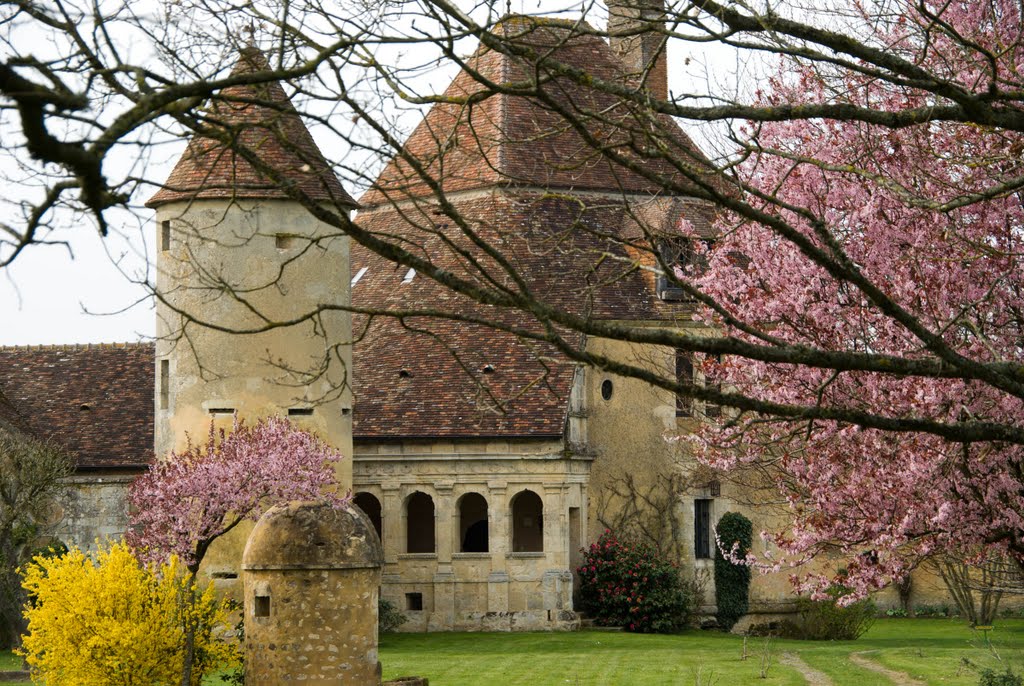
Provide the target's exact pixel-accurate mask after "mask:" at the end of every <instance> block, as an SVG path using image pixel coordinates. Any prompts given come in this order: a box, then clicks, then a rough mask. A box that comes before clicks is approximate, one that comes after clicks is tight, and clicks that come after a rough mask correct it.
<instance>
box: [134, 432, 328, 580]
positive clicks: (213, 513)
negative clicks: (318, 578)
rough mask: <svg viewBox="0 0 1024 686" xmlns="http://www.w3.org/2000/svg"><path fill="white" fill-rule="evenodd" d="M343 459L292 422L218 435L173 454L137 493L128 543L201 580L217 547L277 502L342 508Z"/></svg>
mask: <svg viewBox="0 0 1024 686" xmlns="http://www.w3.org/2000/svg"><path fill="white" fill-rule="evenodd" d="M341 459H343V457H342V455H341V454H340V453H339V452H337V451H336V450H334V449H333V448H331V447H330V446H329V445H327V444H326V443H324V442H323V441H322V440H320V439H319V438H317V437H315V436H313V435H312V434H310V433H307V432H305V431H301V430H299V429H297V428H295V427H294V426H292V425H291V424H290V423H289V422H288V420H286V419H282V418H278V417H270V418H267V419H263V420H260V421H259V422H257V423H255V424H253V425H251V426H250V425H247V424H245V423H244V422H243V421H241V420H237V421H236V422H235V426H234V429H233V430H232V431H230V432H225V431H219V432H216V431H214V429H213V427H212V426H211V427H210V435H209V436H208V438H207V440H206V443H205V444H204V445H190V446H189V447H188V448H187V449H186V450H185V451H184V452H181V453H171V455H170V456H169V457H168V458H167V459H166V460H159V461H157V462H156V463H154V464H153V466H152V467H151V468H150V470H149V471H148V472H147V473H146V474H144V475H143V476H141V477H139V478H138V479H136V481H135V482H134V483H133V484H132V487H131V490H130V491H129V495H128V501H129V504H130V506H131V517H130V520H131V521H130V529H129V533H128V536H127V538H128V542H129V543H130V544H131V546H132V547H133V548H134V549H135V550H136V551H137V552H138V554H139V555H140V556H141V557H142V558H144V559H147V560H163V559H166V558H167V557H168V556H170V555H172V554H175V555H177V556H178V557H179V558H181V559H182V560H183V561H184V563H185V564H186V566H187V567H188V569H189V571H190V572H192V573H193V574H194V573H195V572H196V571H197V570H198V569H199V565H200V564H201V563H202V561H203V557H204V556H205V555H206V552H207V551H208V550H209V548H210V545H211V544H212V543H213V542H214V541H215V540H216V539H218V538H219V537H221V536H223V535H224V534H226V533H228V532H229V531H231V530H232V529H234V528H235V527H236V526H238V525H239V524H240V523H241V522H243V521H245V520H247V519H248V520H252V521H255V520H256V519H258V518H259V516H260V515H261V514H263V512H264V511H265V510H266V509H267V507H269V506H270V505H273V504H275V503H280V502H287V501H291V500H317V499H319V500H324V499H326V500H329V501H331V502H334V503H341V502H342V500H343V497H342V496H341V495H339V494H338V492H337V482H336V480H335V473H334V465H335V464H336V463H337V462H338V461H339V460H341Z"/></svg>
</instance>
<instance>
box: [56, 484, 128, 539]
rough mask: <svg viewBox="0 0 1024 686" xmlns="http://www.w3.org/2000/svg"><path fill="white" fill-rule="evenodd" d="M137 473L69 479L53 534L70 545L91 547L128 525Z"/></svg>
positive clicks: (110, 537)
mask: <svg viewBox="0 0 1024 686" xmlns="http://www.w3.org/2000/svg"><path fill="white" fill-rule="evenodd" d="M136 477H137V474H113V475H109V474H107V475H105V474H89V473H85V474H78V475H75V476H73V477H71V478H69V479H68V480H67V482H66V483H67V485H68V490H67V492H66V494H65V495H64V497H63V498H61V500H60V512H59V513H58V514H59V516H60V522H59V523H58V524H57V526H56V529H55V531H54V535H55V536H56V537H57V538H58V539H60V540H61V541H62V542H63V543H65V544H67V545H68V547H71V546H77V547H78V548H81V549H82V550H91V549H93V548H94V547H95V546H96V542H97V541H104V540H107V539H119V538H121V537H122V536H123V535H124V532H125V531H126V530H127V528H128V504H127V497H128V487H129V486H131V484H132V482H133V481H134V480H135V478H136Z"/></svg>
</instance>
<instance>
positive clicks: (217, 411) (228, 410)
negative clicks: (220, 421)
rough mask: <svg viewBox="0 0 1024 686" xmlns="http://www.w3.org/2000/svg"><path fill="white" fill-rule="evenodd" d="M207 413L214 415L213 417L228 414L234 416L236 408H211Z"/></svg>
mask: <svg viewBox="0 0 1024 686" xmlns="http://www.w3.org/2000/svg"><path fill="white" fill-rule="evenodd" d="M207 412H209V413H210V414H213V415H227V414H234V413H235V408H233V407H211V408H210V409H209V410H207Z"/></svg>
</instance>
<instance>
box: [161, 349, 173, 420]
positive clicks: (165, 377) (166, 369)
mask: <svg viewBox="0 0 1024 686" xmlns="http://www.w3.org/2000/svg"><path fill="white" fill-rule="evenodd" d="M170 386H171V362H170V360H160V409H161V410H166V409H167V408H168V406H169V405H170V404H171V388H170Z"/></svg>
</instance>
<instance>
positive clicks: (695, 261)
mask: <svg viewBox="0 0 1024 686" xmlns="http://www.w3.org/2000/svg"><path fill="white" fill-rule="evenodd" d="M713 244H714V241H712V240H710V239H707V238H684V237H681V236H680V237H674V238H666V239H664V240H662V241H661V243H660V244H659V246H658V257H659V258H660V260H661V263H660V265H659V266H661V268H662V269H664V272H663V273H661V274H659V275H658V297H659V298H661V299H662V300H666V301H671V302H678V301H686V300H692V299H693V298H692V296H691V295H690V294H689V293H687V292H686V291H685V290H683V289H682V288H680V287H679V281H681V280H683V279H690V278H693V277H695V276H700V275H701V274H703V273H704V272H706V271H707V269H708V252H709V251H710V250H711V246H712V245H713Z"/></svg>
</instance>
